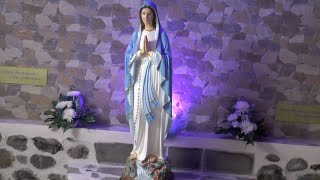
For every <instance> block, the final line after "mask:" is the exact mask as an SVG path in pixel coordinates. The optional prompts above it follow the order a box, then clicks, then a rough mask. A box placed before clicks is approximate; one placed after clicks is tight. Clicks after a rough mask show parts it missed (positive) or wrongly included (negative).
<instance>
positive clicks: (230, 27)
mask: <svg viewBox="0 0 320 180" xmlns="http://www.w3.org/2000/svg"><path fill="white" fill-rule="evenodd" d="M241 29H242V27H241V26H240V25H239V24H224V25H223V31H224V32H225V33H226V34H234V33H239V32H240V31H241Z"/></svg>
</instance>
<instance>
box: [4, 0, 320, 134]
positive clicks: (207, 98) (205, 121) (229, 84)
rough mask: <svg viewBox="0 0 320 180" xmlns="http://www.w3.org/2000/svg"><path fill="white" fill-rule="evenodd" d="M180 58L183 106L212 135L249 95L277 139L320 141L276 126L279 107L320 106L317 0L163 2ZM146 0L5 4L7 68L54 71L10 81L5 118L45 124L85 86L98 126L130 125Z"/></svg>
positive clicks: (187, 122) (182, 114)
mask: <svg viewBox="0 0 320 180" xmlns="http://www.w3.org/2000/svg"><path fill="white" fill-rule="evenodd" d="M154 1H155V2H156V3H157V4H158V7H159V15H160V16H159V18H160V21H161V24H162V25H163V28H164V29H165V30H166V31H167V33H168V36H169V40H170V43H171V49H172V56H173V62H172V63H173V80H174V83H173V108H174V115H175V119H176V122H182V123H181V124H182V125H181V128H186V130H188V131H197V132H198V131H200V132H209V131H212V129H213V128H214V127H215V126H216V125H217V122H220V121H222V120H223V119H224V118H225V116H226V114H225V110H226V107H228V106H230V105H231V104H232V102H233V101H234V100H235V99H237V98H239V97H244V98H246V99H247V100H248V101H250V102H251V103H254V104H255V105H256V107H257V110H258V113H259V115H260V116H261V117H263V118H264V119H265V122H266V127H267V129H268V131H269V134H270V135H274V136H277V137H303V138H309V139H312V138H314V139H316V138H319V137H320V130H319V129H320V127H319V126H318V125H305V124H290V123H279V122H275V120H274V119H275V118H274V117H275V105H276V104H277V103H280V102H282V103H293V104H317V105H319V104H320V91H319V89H320V87H319V86H320V82H319V81H320V61H319V58H320V31H319V29H320V13H319V12H320V2H319V1H317V0H299V1H294V0H263V1H262V0H250V1H249V0H171V1H167V0H154ZM139 4H140V0H133V1H125V0H107V1H102V0H79V1H75V0H37V1H32V0H2V1H0V65H1V66H18V67H33V68H47V69H48V83H47V85H46V86H34V85H19V84H3V83H1V84H0V117H3V118H17V119H33V120H39V119H40V114H41V112H43V111H45V110H47V109H48V108H49V107H50V105H51V101H53V100H56V98H57V96H58V94H59V92H66V91H68V90H78V91H80V92H81V93H83V94H84V96H85V97H86V104H87V105H88V106H89V107H90V108H91V109H92V110H93V111H94V112H96V117H97V120H98V124H103V125H119V124H126V119H125V109H124V83H123V82H124V64H123V59H124V58H123V56H124V52H125V49H126V46H127V43H128V41H129V38H130V35H131V33H132V32H133V30H134V28H136V27H137V22H138V16H137V12H138V7H139Z"/></svg>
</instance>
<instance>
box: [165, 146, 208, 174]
mask: <svg viewBox="0 0 320 180" xmlns="http://www.w3.org/2000/svg"><path fill="white" fill-rule="evenodd" d="M201 153H202V150H201V149H197V148H177V147H169V152H168V157H169V160H170V164H171V166H172V167H173V168H177V169H194V170H200V169H201Z"/></svg>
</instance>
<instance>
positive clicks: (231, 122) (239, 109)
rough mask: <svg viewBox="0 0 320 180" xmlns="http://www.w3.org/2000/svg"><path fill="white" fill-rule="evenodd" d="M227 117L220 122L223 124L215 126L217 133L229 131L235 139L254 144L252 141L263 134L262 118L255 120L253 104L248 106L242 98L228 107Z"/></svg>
mask: <svg viewBox="0 0 320 180" xmlns="http://www.w3.org/2000/svg"><path fill="white" fill-rule="evenodd" d="M228 112H229V114H228V117H227V119H226V120H225V121H223V122H222V123H223V124H224V126H221V127H217V129H216V131H215V132H216V133H217V134H227V133H231V134H232V136H233V137H234V138H236V139H239V140H243V141H246V142H247V144H252V145H253V144H254V141H255V140H257V139H259V138H261V137H262V136H265V131H264V128H263V124H262V123H263V120H260V121H257V120H256V113H255V110H254V105H252V106H250V105H249V103H248V102H246V101H244V100H238V101H237V102H236V103H235V104H234V105H233V106H231V107H229V108H228Z"/></svg>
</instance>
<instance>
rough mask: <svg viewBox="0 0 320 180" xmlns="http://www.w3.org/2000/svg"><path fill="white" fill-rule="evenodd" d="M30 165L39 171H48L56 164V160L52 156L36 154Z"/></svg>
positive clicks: (32, 157)
mask: <svg viewBox="0 0 320 180" xmlns="http://www.w3.org/2000/svg"><path fill="white" fill-rule="evenodd" d="M30 163H31V164H32V165H33V166H34V167H36V168H38V169H48V168H50V167H53V166H54V165H55V164H56V160H55V159H53V158H52V157H50V156H44V155H38V154H34V155H32V156H31V158H30Z"/></svg>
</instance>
